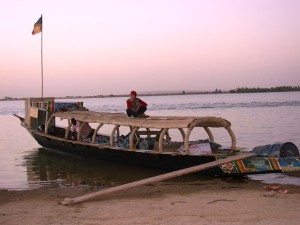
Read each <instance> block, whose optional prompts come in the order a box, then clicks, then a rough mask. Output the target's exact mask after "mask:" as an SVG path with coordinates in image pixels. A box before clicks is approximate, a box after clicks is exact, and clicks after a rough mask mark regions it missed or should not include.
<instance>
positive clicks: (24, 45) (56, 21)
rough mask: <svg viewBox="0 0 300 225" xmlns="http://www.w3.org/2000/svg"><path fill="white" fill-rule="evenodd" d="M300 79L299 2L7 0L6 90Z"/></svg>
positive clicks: (2, 43)
mask: <svg viewBox="0 0 300 225" xmlns="http://www.w3.org/2000/svg"><path fill="white" fill-rule="evenodd" d="M41 14H43V39H44V40H43V41H44V96H67V95H70V96H79V95H98V94H104V95H106V94H124V93H128V92H129V91H130V90H131V89H135V90H137V91H138V92H148V91H166V90H179V91H181V90H186V91H188V90H215V89H216V88H217V89H221V90H230V89H234V88H237V87H244V86H247V87H271V86H279V85H299V84H300V0H247V1H246V0H209V1H207V0H149V1H148V0H147V1H146V0H143V1H142V0H110V1H107V0H105V1H101V0H80V1H79V0H72V1H66V0H65V1H61V0H60V1H58V0H52V1H41V0H39V1H33V0H27V1H22V0H10V1H5V3H2V4H1V8H0V30H1V35H0V50H1V52H0V62H1V66H0V76H1V83H0V98H3V97H4V96H9V97H40V95H41V78H40V76H41V72H40V38H41V34H37V35H34V36H32V35H31V31H32V29H33V24H34V23H35V22H36V21H37V19H38V18H39V17H40V15H41Z"/></svg>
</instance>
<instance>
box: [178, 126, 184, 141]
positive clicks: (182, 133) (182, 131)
mask: <svg viewBox="0 0 300 225" xmlns="http://www.w3.org/2000/svg"><path fill="white" fill-rule="evenodd" d="M178 130H179V131H180V133H181V135H182V140H183V141H184V138H185V132H184V130H183V129H182V128H178Z"/></svg>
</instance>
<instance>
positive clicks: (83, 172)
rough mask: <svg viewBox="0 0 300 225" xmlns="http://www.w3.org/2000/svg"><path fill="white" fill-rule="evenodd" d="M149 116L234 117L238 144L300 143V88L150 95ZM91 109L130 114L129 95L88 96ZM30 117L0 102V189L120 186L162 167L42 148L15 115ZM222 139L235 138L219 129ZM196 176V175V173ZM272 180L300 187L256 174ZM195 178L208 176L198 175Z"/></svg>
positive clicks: (19, 106) (293, 180) (18, 106)
mask: <svg viewBox="0 0 300 225" xmlns="http://www.w3.org/2000/svg"><path fill="white" fill-rule="evenodd" d="M142 99H143V100H144V101H146V102H147V103H148V111H147V114H148V115H150V116H151V115H152V116H154V115H159V116H167V115H180V116H189V115H194V116H217V117H222V118H225V119H227V120H229V121H230V122H231V124H232V129H233V131H234V132H235V134H236V137H237V145H238V146H239V147H246V148H247V149H249V150H250V149H252V148H253V147H255V146H258V145H266V144H273V143H278V142H287V141H291V142H293V143H294V144H296V145H297V146H298V148H299V147H300V92H285V93H253V94H252V93H251V94H204V95H178V96H145V97H143V98H142ZM59 101H83V102H84V106H85V107H87V108H88V109H90V110H95V111H105V112H124V110H125V101H126V98H124V97H110V98H87V99H73V100H59ZM13 113H15V114H18V115H20V116H23V115H24V102H23V101H0V125H1V129H0V162H1V170H0V189H8V190H21V189H31V188H41V187H57V186H63V187H65V186H74V185H90V186H97V187H102V186H114V185H117V184H122V183H126V182H130V181H134V180H138V179H142V178H146V177H149V176H154V175H158V174H161V173H162V171H159V170H154V169H150V168H142V167H138V166H131V165H124V164H118V163H112V162H104V161H97V160H90V159H83V158H80V157H74V156H69V155H64V154H59V153H55V152H51V151H48V150H46V149H43V148H41V146H39V144H37V143H36V142H35V141H34V139H33V138H32V137H31V136H30V135H29V133H28V132H27V131H26V130H25V129H24V128H23V127H21V126H20V122H19V120H18V119H17V118H16V117H14V116H12V114H13ZM215 133H216V137H215V139H216V141H217V142H220V143H222V144H225V145H226V144H229V138H228V137H227V136H226V135H225V134H223V133H222V132H221V131H219V130H216V131H215ZM192 177H193V176H192ZM249 178H250V179H255V180H262V181H263V182H266V183H287V184H295V185H299V186H300V178H299V177H292V176H287V175H284V174H267V175H255V176H250V177H249ZM193 179H207V178H199V177H193Z"/></svg>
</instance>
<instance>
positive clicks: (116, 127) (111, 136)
mask: <svg viewBox="0 0 300 225" xmlns="http://www.w3.org/2000/svg"><path fill="white" fill-rule="evenodd" d="M119 127H120V125H115V126H114V128H113V129H112V131H111V134H110V146H111V147H113V146H114V145H115V138H114V137H115V133H116V130H118V129H119ZM117 135H118V131H117Z"/></svg>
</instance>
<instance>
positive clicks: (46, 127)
mask: <svg viewBox="0 0 300 225" xmlns="http://www.w3.org/2000/svg"><path fill="white" fill-rule="evenodd" d="M54 118H55V117H54V116H53V115H52V116H50V119H49V120H48V122H47V124H46V126H45V134H48V130H49V126H50V123H51V122H52V120H53V119H54Z"/></svg>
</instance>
